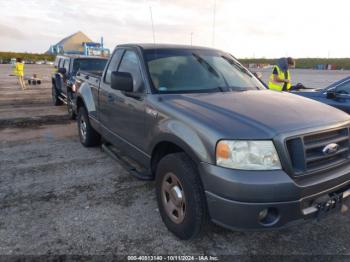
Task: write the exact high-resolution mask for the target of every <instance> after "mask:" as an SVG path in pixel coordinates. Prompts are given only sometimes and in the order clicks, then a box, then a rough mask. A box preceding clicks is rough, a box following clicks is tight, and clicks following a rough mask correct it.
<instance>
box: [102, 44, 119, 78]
mask: <svg viewBox="0 0 350 262" xmlns="http://www.w3.org/2000/svg"><path fill="white" fill-rule="evenodd" d="M123 52H124V50H123V49H117V51H116V52H115V53H114V55H113V57H112V59H111V62H110V63H109V65H108V68H107V71H106V75H105V80H104V82H105V83H106V84H110V83H111V74H112V72H114V71H117V67H118V63H119V61H120V58H121V57H122V54H123Z"/></svg>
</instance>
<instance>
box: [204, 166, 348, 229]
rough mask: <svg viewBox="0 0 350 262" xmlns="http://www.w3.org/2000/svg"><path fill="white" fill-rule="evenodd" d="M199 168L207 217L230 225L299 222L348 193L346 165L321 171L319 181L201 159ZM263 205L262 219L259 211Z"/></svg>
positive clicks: (338, 203) (265, 226)
mask: <svg viewBox="0 0 350 262" xmlns="http://www.w3.org/2000/svg"><path fill="white" fill-rule="evenodd" d="M199 171H200V174H201V178H202V181H203V185H204V189H205V193H206V198H207V204H208V210H209V215H210V217H211V219H212V221H213V222H214V223H216V224H219V225H221V226H223V227H226V228H229V229H234V230H262V229H269V228H283V227H287V226H291V225H295V224H299V223H302V222H304V221H306V220H310V219H314V218H317V217H320V215H321V214H322V215H323V214H324V213H329V212H330V211H334V210H339V209H340V208H341V206H342V205H343V204H344V203H345V201H348V199H349V198H350V168H349V166H347V167H345V168H341V169H338V170H333V172H332V173H330V174H329V176H326V174H323V175H322V176H320V177H322V179H319V181H318V183H317V182H316V180H315V177H314V178H313V180H312V182H313V183H310V181H307V182H305V181H295V180H293V179H292V178H291V177H290V176H289V175H287V174H286V173H285V172H284V171H282V170H277V171H262V172H261V171H241V170H232V169H227V168H221V167H218V166H214V165H210V164H206V163H202V164H201V165H200V168H199ZM344 192H345V193H344ZM325 207H326V208H325ZM327 207H328V208H327ZM338 207H339V209H338ZM264 210H265V211H268V212H267V213H268V216H267V219H265V218H263V217H262V216H261V215H262V214H263V213H264ZM328 211H329V212H328Z"/></svg>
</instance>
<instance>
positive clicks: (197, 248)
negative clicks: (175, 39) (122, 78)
mask: <svg viewBox="0 0 350 262" xmlns="http://www.w3.org/2000/svg"><path fill="white" fill-rule="evenodd" d="M0 81H2V80H0ZM11 83H12V84H13V82H11ZM2 86H3V85H1V83H0V93H1V91H2V89H1V88H2ZM48 101H49V97H48V98H47V99H43V101H42V102H38V103H37V104H36V106H43V105H44V104H45V103H48ZM7 103H8V101H7ZM11 105H12V106H14V105H16V103H11ZM0 107H1V103H0ZM3 108H5V106H3ZM62 110H63V109H62ZM62 112H63V111H62ZM27 113H28V115H29V116H30V114H31V113H30V110H29V111H28V112H27ZM42 120H43V119H42ZM44 120H45V119H44ZM44 120H43V121H39V122H34V123H32V124H30V125H26V124H25V123H26V121H25V120H23V125H20V126H18V125H15V126H13V125H11V124H8V123H7V124H6V123H5V122H3V123H0V255H14V254H15V255H46V254H53V255H60V254H74V255H92V254H107V255H109V254H114V255H116V254H118V255H158V254H163V255H165V254H173V255H180V254H183V255H200V254H206V255H228V254H230V255H232V254H234V255H300V254H302V255H316V254H317V255H339V254H342V255H343V254H347V255H350V234H349V233H350V215H349V213H347V214H345V215H341V214H332V215H330V216H328V217H326V218H325V219H324V220H322V221H320V222H311V223H308V224H304V225H301V226H298V227H292V228H289V229H285V230H280V231H269V232H231V231H227V230H225V229H222V228H219V227H217V226H215V225H210V226H209V228H208V231H207V233H206V234H204V235H203V236H202V237H201V238H199V239H196V240H193V241H179V240H178V239H177V238H175V237H174V236H173V235H172V234H171V233H169V232H168V231H167V229H166V228H165V226H164V224H163V223H162V221H161V218H160V215H159V212H158V210H157V205H156V200H155V192H154V191H155V189H154V183H153V182H143V181H139V180H137V179H135V178H134V177H132V176H131V175H130V174H128V172H127V171H125V170H124V169H123V168H122V167H121V166H120V165H119V164H118V163H117V162H115V161H113V160H112V159H111V158H109V157H108V156H107V155H106V154H105V153H103V152H102V151H101V149H100V148H90V149H87V148H84V147H82V146H81V145H80V143H79V141H78V136H77V130H76V125H75V123H74V122H70V121H66V120H65V121H62V122H59V123H51V124H45V121H44Z"/></svg>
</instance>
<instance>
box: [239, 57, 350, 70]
mask: <svg viewBox="0 0 350 262" xmlns="http://www.w3.org/2000/svg"><path fill="white" fill-rule="evenodd" d="M276 60H277V59H266V58H254V59H250V58H245V59H239V61H240V62H241V63H242V64H244V65H249V64H261V65H274V64H276ZM320 64H322V65H334V66H335V67H336V69H350V58H298V59H296V68H302V69H307V68H315V67H316V66H317V65H320Z"/></svg>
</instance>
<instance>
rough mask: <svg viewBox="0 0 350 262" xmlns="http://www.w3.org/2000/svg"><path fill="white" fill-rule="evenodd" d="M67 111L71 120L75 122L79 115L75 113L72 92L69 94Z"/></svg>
mask: <svg viewBox="0 0 350 262" xmlns="http://www.w3.org/2000/svg"><path fill="white" fill-rule="evenodd" d="M67 111H68V117H69V119H72V120H75V119H76V117H77V115H76V114H75V112H74V107H73V101H72V94H71V93H70V92H68V93H67Z"/></svg>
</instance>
